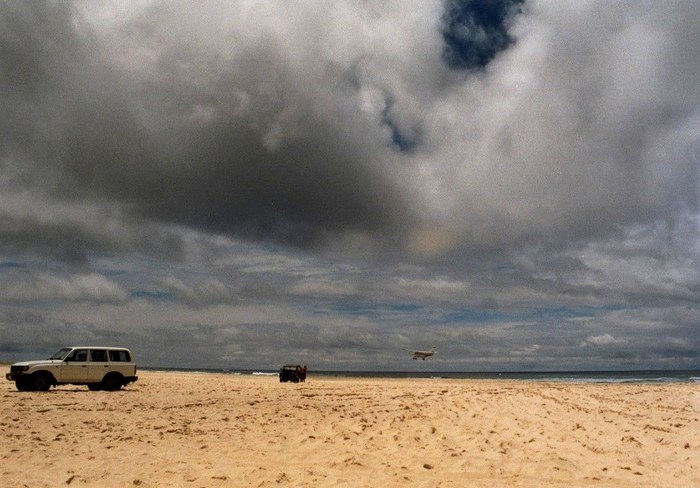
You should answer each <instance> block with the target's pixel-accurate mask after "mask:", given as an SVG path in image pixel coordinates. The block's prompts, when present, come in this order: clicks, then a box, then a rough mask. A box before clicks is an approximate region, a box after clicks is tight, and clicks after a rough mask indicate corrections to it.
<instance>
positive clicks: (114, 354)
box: [109, 351, 131, 363]
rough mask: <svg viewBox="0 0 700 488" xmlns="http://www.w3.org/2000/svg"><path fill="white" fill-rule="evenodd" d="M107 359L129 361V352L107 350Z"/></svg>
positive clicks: (120, 361) (121, 361)
mask: <svg viewBox="0 0 700 488" xmlns="http://www.w3.org/2000/svg"><path fill="white" fill-rule="evenodd" d="M109 360H110V361H113V362H119V363H128V362H131V358H130V357H129V353H128V352H127V351H109Z"/></svg>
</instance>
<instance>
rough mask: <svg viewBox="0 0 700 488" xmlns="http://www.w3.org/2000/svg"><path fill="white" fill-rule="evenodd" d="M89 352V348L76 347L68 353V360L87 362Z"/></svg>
mask: <svg viewBox="0 0 700 488" xmlns="http://www.w3.org/2000/svg"><path fill="white" fill-rule="evenodd" d="M87 353H88V352H87V349H76V350H75V351H73V352H72V353H70V354H69V355H68V357H67V358H66V361H79V362H85V361H87Z"/></svg>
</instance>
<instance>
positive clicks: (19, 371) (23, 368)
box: [10, 366, 29, 373]
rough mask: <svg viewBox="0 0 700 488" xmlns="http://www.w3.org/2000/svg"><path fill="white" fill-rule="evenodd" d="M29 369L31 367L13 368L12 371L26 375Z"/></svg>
mask: <svg viewBox="0 0 700 488" xmlns="http://www.w3.org/2000/svg"><path fill="white" fill-rule="evenodd" d="M28 369H29V366H12V367H11V368H10V371H12V372H13V373H24V372H25V371H27V370H28Z"/></svg>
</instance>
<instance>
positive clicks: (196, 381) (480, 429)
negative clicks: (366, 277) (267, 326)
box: [0, 367, 700, 488]
mask: <svg viewBox="0 0 700 488" xmlns="http://www.w3.org/2000/svg"><path fill="white" fill-rule="evenodd" d="M0 369H2V375H3V376H2V386H1V387H0V398H1V404H0V412H1V414H0V415H1V417H0V426H1V427H2V429H1V432H2V438H1V439H2V441H1V443H0V456H2V462H1V463H0V464H1V466H0V486H3V487H4V486H7V487H23V486H28V487H32V488H34V487H43V486H47V487H49V486H50V487H55V486H104V487H115V486H142V487H166V486H167V487H172V486H175V487H179V486H182V487H216V486H255V487H257V486H261V487H272V486H275V487H278V486H293V487H299V486H306V487H342V486H346V487H390V486H405V487H464V486H470V487H493V486H504V487H505V486H528V487H529V486H540V487H578V486H596V487H630V486H647V487H692V486H700V420H699V419H700V385H698V384H661V385H658V384H653V385H651V384H562V383H537V382H517V381H476V380H444V379H366V378H347V379H344V378H326V377H314V376H313V374H310V376H309V379H308V380H307V382H306V383H304V384H291V383H279V382H278V381H277V378H276V377H270V376H236V375H221V374H195V373H170V372H168V373H161V372H149V371H146V372H144V371H139V377H140V378H139V381H138V382H137V383H135V384H132V385H129V386H128V387H127V388H125V389H124V390H122V391H119V392H113V393H110V392H90V391H88V390H87V388H86V387H76V386H62V387H59V388H57V389H52V390H51V391H50V392H48V393H38V392H32V393H20V392H18V391H16V389H15V387H14V384H13V383H11V382H9V381H6V380H5V379H4V374H5V373H6V372H7V370H8V368H7V367H4V368H0Z"/></svg>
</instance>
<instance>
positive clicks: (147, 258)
mask: <svg viewBox="0 0 700 488" xmlns="http://www.w3.org/2000/svg"><path fill="white" fill-rule="evenodd" d="M698 25H700V3H699V2H697V1H695V0H687V1H684V0H678V1H673V2H659V1H656V0H650V1H644V0H637V1H623V0H620V1H614V2H613V1H595V0H524V1H514V0H493V1H485V0H484V1H479V0H464V1H457V0H402V1H391V0H381V1H379V0H377V1H374V0H365V1H359V0H352V1H342V0H337V1H334V0H318V1H314V0H307V1H295V2H290V1H262V0H255V1H247V0H240V1H236V2H228V1H221V2H218V1H196V2H194V1H181V0H168V1H137V2H134V1H110V0H107V1H103V2H92V1H87V0H85V1H73V2H58V1H45V2H42V1H32V2H23V1H19V0H10V1H1V2H0V360H3V361H16V360H21V359H36V358H42V357H47V356H48V355H49V354H50V353H52V352H53V351H54V350H56V349H58V348H59V347H61V346H65V345H114V346H126V347H129V348H131V349H132V351H133V352H134V354H135V356H136V359H137V362H138V364H139V365H141V366H144V367H187V368H226V369H276V368H278V367H279V366H280V365H281V364H284V363H299V364H308V366H309V369H310V370H312V371H313V370H314V369H317V370H322V369H323V370H393V371H401V370H404V371H418V370H426V369H430V370H433V371H532V370H592V369H595V370H610V369H697V368H700V307H699V303H700V266H699V258H700V239H699V237H700V235H699V231H698V224H699V223H700V210H699V209H698V192H699V190H700V179H699V175H698V168H699V166H700V83H698V79H700V57H699V56H698V55H697V53H698V52H700V29H699V28H698ZM432 346H434V347H436V348H437V350H438V353H437V354H436V356H434V357H433V358H431V359H430V360H428V361H412V360H411V357H410V353H409V352H407V351H406V350H410V349H426V348H430V347H432Z"/></svg>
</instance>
